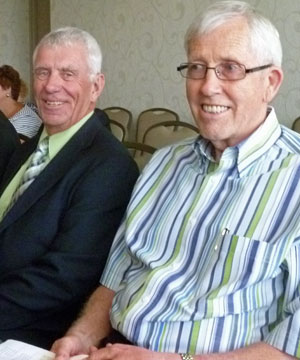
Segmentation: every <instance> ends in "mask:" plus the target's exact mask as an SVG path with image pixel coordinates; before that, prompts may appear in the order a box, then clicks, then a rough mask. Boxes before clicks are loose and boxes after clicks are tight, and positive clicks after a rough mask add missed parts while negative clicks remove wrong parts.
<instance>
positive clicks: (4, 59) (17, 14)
mask: <svg viewBox="0 0 300 360" xmlns="http://www.w3.org/2000/svg"><path fill="white" fill-rule="evenodd" d="M29 33H30V31H29V1H28V0H0V64H1V65H3V64H8V65H12V66H13V67H14V68H15V69H16V70H18V71H19V73H20V75H21V77H22V78H23V79H24V80H25V81H26V83H27V84H28V85H29V83H30V65H29V64H30V57H31V56H30V39H29V38H30V37H29Z"/></svg>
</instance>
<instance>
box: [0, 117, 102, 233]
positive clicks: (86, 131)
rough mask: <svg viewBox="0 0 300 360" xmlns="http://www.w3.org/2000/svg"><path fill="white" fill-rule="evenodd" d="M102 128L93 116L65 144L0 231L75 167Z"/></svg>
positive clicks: (23, 196)
mask: <svg viewBox="0 0 300 360" xmlns="http://www.w3.org/2000/svg"><path fill="white" fill-rule="evenodd" d="M100 128H101V125H100V123H99V121H98V119H97V118H96V117H95V116H92V117H91V118H90V119H89V120H88V121H87V122H86V123H85V124H84V125H83V126H82V127H81V128H80V129H79V130H78V132H77V133H76V134H75V135H74V136H73V137H72V138H71V139H70V140H69V141H68V142H67V143H66V144H65V146H64V147H63V148H62V149H61V150H60V151H59V153H58V154H57V155H56V156H55V157H54V158H53V159H52V160H51V162H50V163H49V164H48V165H47V166H46V168H45V169H44V170H43V172H42V173H41V174H40V175H39V176H38V177H37V178H36V180H35V181H34V182H33V183H32V184H31V185H30V186H29V188H28V189H27V190H26V191H25V192H24V194H23V195H22V196H21V197H20V198H19V199H18V201H17V202H16V204H15V205H14V206H13V207H12V209H11V210H10V211H9V212H8V213H7V215H6V216H5V217H4V218H3V220H2V222H1V223H0V231H1V230H3V228H4V227H7V226H9V225H10V224H11V223H13V222H14V221H15V220H16V219H18V218H19V217H20V216H22V214H24V213H25V212H26V211H28V210H29V209H30V207H31V206H32V205H33V204H34V203H35V202H36V201H38V200H39V199H40V198H41V197H42V196H43V195H44V194H45V193H46V192H47V191H49V190H50V189H51V188H52V187H53V186H54V185H55V184H56V183H57V182H58V181H59V180H60V179H61V178H62V177H63V176H64V175H65V174H66V173H67V172H68V170H69V169H70V168H71V167H72V166H73V165H74V161H76V160H77V159H79V157H80V153H81V152H82V151H83V149H85V148H86V147H89V146H90V145H91V144H92V142H93V140H94V137H95V135H96V133H97V130H98V129H100ZM35 147H36V145H35V146H33V149H32V150H31V152H32V151H34V149H35ZM31 152H30V153H31ZM30 153H29V155H30ZM29 155H28V156H29ZM28 156H27V157H28ZM27 157H26V156H25V154H24V158H25V159H26V158H27ZM20 158H21V156H20ZM24 161H25V160H24ZM24 161H23V163H24ZM16 162H17V161H16ZM21 165H22V163H21ZM15 168H20V165H15ZM12 173H13V175H14V174H15V173H16V171H13V170H12ZM5 175H6V174H5ZM7 178H9V179H11V177H9V176H8V175H7Z"/></svg>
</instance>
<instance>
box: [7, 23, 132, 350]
mask: <svg viewBox="0 0 300 360" xmlns="http://www.w3.org/2000/svg"><path fill="white" fill-rule="evenodd" d="M101 58H102V57H101V51H100V48H99V46H98V44H97V41H96V40H95V39H94V38H93V37H92V36H91V35H90V34H88V33H87V32H85V31H82V30H80V29H77V28H69V27H68V28H62V29H58V30H56V31H53V32H51V33H49V34H47V35H46V36H45V37H44V38H43V39H42V40H41V41H40V43H39V44H38V46H37V48H36V50H35V52H34V56H33V68H34V93H35V99H36V103H37V106H38V110H39V113H40V115H41V117H42V119H43V123H44V127H43V128H42V129H41V131H40V132H39V134H38V135H37V136H36V137H35V138H33V139H32V140H30V141H28V142H26V143H25V144H23V145H22V149H21V150H20V151H16V152H15V154H14V156H13V157H12V158H11V161H10V163H9V167H8V169H7V171H6V173H5V174H4V177H3V180H2V184H1V189H0V254H1V257H0V339H2V340H5V339H8V338H14V339H19V340H23V341H27V342H30V343H32V344H35V345H39V346H43V347H46V348H47V347H49V345H50V344H51V343H52V342H53V340H54V339H56V338H57V337H58V336H61V335H62V334H63V333H64V332H65V330H66V329H67V328H68V326H69V325H70V323H71V322H72V321H73V320H74V319H75V317H76V314H77V313H78V311H79V309H80V308H81V306H82V304H83V302H84V301H85V300H86V298H87V297H88V295H89V294H90V293H91V292H92V290H93V289H94V288H95V287H96V286H97V283H98V280H99V277H100V275H101V273H102V269H103V267H104V265H105V261H106V257H107V254H108V251H109V249H110V245H111V242H112V239H113V237H114V235H115V232H116V230H117V228H118V225H119V223H120V221H121V218H122V216H123V214H124V211H125V208H126V206H127V203H128V200H129V198H130V194H131V191H132V187H133V185H134V183H135V180H136V178H137V175H138V172H137V168H136V165H135V163H134V162H133V160H132V159H131V158H130V156H129V155H128V153H127V151H126V149H125V148H123V146H122V145H121V143H119V142H118V140H116V139H115V138H114V137H113V136H112V134H111V133H110V132H109V130H107V129H106V127H105V126H104V125H103V123H102V121H99V113H98V114H97V115H96V114H94V108H95V105H96V101H97V99H98V97H99V95H100V94H101V92H102V89H103V87H104V76H103V74H102V73H101Z"/></svg>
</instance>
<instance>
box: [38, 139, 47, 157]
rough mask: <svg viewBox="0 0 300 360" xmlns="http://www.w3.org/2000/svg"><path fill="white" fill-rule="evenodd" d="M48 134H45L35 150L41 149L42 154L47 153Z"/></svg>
mask: <svg viewBox="0 0 300 360" xmlns="http://www.w3.org/2000/svg"><path fill="white" fill-rule="evenodd" d="M48 149H49V136H46V137H45V138H44V139H43V140H42V141H41V142H40V143H39V144H38V146H37V148H36V151H41V152H42V153H43V154H46V153H48Z"/></svg>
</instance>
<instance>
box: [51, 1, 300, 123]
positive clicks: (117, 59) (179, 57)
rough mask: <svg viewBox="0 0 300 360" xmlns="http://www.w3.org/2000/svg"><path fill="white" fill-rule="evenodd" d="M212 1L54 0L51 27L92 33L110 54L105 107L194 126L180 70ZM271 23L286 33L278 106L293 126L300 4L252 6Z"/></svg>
mask: <svg viewBox="0 0 300 360" xmlns="http://www.w3.org/2000/svg"><path fill="white" fill-rule="evenodd" d="M209 3H211V0H51V26H52V27H58V26H61V25H76V26H79V27H82V28H84V29H86V30H88V31H90V32H91V33H92V34H93V35H94V36H95V37H96V38H97V39H98V41H99V42H100V44H101V47H102V50H103V53H104V65H103V71H104V73H105V75H106V79H107V85H106V88H105V91H104V93H103V96H102V98H101V100H100V105H101V107H106V106H112V105H120V106H124V107H127V108H128V109H130V110H131V111H132V112H133V115H134V117H136V116H137V115H138V114H139V112H140V111H142V110H144V109H146V108H148V107H160V106H165V107H169V108H171V109H173V110H175V111H177V112H178V114H179V115H180V118H181V119H182V120H184V121H188V122H192V120H191V115H190V112H189V109H188V106H187V104H186V100H185V89H184V81H183V80H182V79H181V78H180V77H179V74H177V72H176V66H177V65H178V64H179V63H180V62H182V61H185V54H184V51H183V36H184V33H185V30H186V28H187V26H188V24H189V23H190V22H191V21H192V19H193V18H194V16H195V15H196V14H197V13H200V12H201V10H202V9H203V8H205V7H206V6H207V5H208V4H209ZM249 3H251V4H254V5H256V6H257V7H258V8H259V9H260V10H261V11H262V12H263V13H264V14H265V15H267V16H268V17H271V18H272V19H273V21H274V23H275V25H276V26H277V28H278V29H279V31H280V33H281V38H282V43H283V48H284V54H285V58H284V70H285V80H284V84H283V86H282V88H281V92H280V94H279V95H278V97H277V98H276V100H275V102H274V105H275V106H276V111H277V114H278V117H279V119H280V121H281V122H282V123H284V124H286V125H287V126H291V124H292V121H293V119H294V118H296V117H297V116H299V115H300V1H299V0H284V1H282V0H261V1H260V0H252V1H251V0H249Z"/></svg>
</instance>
